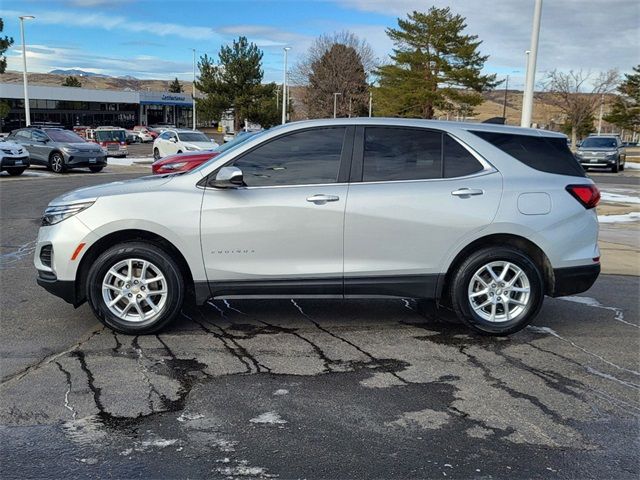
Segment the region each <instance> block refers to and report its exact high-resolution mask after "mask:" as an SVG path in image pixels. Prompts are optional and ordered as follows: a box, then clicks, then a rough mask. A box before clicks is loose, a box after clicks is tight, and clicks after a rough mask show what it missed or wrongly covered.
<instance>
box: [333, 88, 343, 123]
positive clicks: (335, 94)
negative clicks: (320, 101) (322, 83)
mask: <svg viewBox="0 0 640 480" xmlns="http://www.w3.org/2000/svg"><path fill="white" fill-rule="evenodd" d="M338 95H342V94H341V93H337V92H336V93H334V94H333V118H336V107H337V106H338Z"/></svg>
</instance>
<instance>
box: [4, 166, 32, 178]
mask: <svg viewBox="0 0 640 480" xmlns="http://www.w3.org/2000/svg"><path fill="white" fill-rule="evenodd" d="M26 169H27V167H24V168H7V172H8V173H9V175H11V176H12V177H17V176H18V175H22V173H23V172H24V171H25V170H26Z"/></svg>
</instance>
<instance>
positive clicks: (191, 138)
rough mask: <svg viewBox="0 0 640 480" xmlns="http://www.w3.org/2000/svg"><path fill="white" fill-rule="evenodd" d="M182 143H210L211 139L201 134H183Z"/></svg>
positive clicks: (181, 135)
mask: <svg viewBox="0 0 640 480" xmlns="http://www.w3.org/2000/svg"><path fill="white" fill-rule="evenodd" d="M179 136H180V141H182V142H210V141H211V139H210V138H209V137H207V136H206V135H205V134H204V133H200V132H181V133H180V135H179Z"/></svg>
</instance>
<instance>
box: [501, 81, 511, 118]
mask: <svg viewBox="0 0 640 480" xmlns="http://www.w3.org/2000/svg"><path fill="white" fill-rule="evenodd" d="M508 91H509V75H507V81H506V83H505V85H504V100H503V101H502V118H504V123H505V124H506V123H507V92H508Z"/></svg>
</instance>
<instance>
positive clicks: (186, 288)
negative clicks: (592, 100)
mask: <svg viewBox="0 0 640 480" xmlns="http://www.w3.org/2000/svg"><path fill="white" fill-rule="evenodd" d="M599 198H600V194H599V192H598V189H597V188H596V186H595V185H594V183H593V181H592V180H590V179H589V178H587V177H586V176H585V174H584V171H583V169H582V168H581V166H580V164H579V163H578V162H577V160H576V159H575V157H574V156H573V155H572V154H571V152H570V151H569V149H568V148H567V141H566V137H565V136H564V135H560V134H556V133H552V132H547V131H541V130H533V129H524V128H517V127H506V126H501V125H491V124H469V123H458V122H439V121H427V120H409V119H383V118H373V119H360V118H352V119H339V120H312V121H305V122H297V123H291V124H287V125H282V126H278V127H275V128H272V129H270V130H267V131H264V132H261V133H258V134H256V135H255V136H253V137H252V138H251V139H249V140H248V141H246V142H242V143H240V144H238V145H237V146H235V147H234V148H230V149H229V150H227V151H225V152H224V153H222V154H221V155H219V156H217V157H215V158H213V159H212V160H210V161H209V162H207V163H205V164H203V165H201V166H200V167H198V168H196V169H194V170H192V171H189V172H180V173H174V174H167V175H156V176H150V177H143V178H139V179H135V180H128V181H121V182H114V183H109V184H106V185H100V186H97V187H90V188H81V189H79V190H75V191H72V192H69V193H67V194H64V195H62V196H60V197H58V198H56V199H55V200H53V201H52V202H51V203H50V204H49V206H48V207H47V209H46V211H45V213H44V216H43V219H42V227H41V228H40V232H39V235H38V242H37V248H36V252H35V266H36V269H37V271H38V283H39V284H40V285H41V286H43V287H44V288H46V289H47V290H49V291H50V292H51V293H53V294H55V295H58V296H59V297H62V298H63V299H64V300H66V301H67V302H69V303H71V304H73V305H74V306H78V305H80V304H82V303H83V302H84V301H85V300H87V301H88V302H89V305H90V306H91V308H92V310H93V312H94V313H95V315H96V316H97V317H98V318H99V319H100V321H102V322H103V323H104V324H105V325H107V326H108V327H110V328H112V329H114V330H117V331H119V332H124V333H130V334H144V333H151V332H155V331H157V330H159V329H161V328H162V327H164V326H165V325H167V324H168V323H169V322H171V321H172V320H174V319H175V318H176V317H177V316H178V315H179V313H180V309H181V307H182V304H183V303H184V302H185V299H190V300H191V301H194V300H195V301H196V302H198V303H199V304H202V303H204V302H205V301H206V300H207V299H209V298H219V299H229V298H247V297H252V298H256V297H272V298H273V297H285V298H294V297H333V298H335V297H338V298H343V297H345V298H350V297H379V296H384V297H400V298H416V299H418V305H419V306H420V305H423V306H424V305H425V301H426V300H427V299H432V300H433V299H435V300H436V304H437V305H447V306H448V307H449V308H450V309H453V311H455V313H456V315H457V317H458V318H459V319H460V320H462V321H463V322H464V323H465V324H467V325H468V326H469V327H470V328H472V329H474V330H476V331H478V332H483V333H488V334H496V335H504V334H510V333H513V332H516V331H518V330H520V329H521V328H523V327H524V326H525V325H527V324H528V323H529V322H530V321H531V320H532V319H533V318H534V317H535V315H536V314H537V313H538V311H539V310H540V307H541V306H542V302H543V298H544V296H545V295H549V296H560V295H569V294H573V293H578V292H582V291H585V290H587V289H588V288H589V287H590V286H591V285H592V284H593V282H594V281H595V280H596V278H597V276H598V274H599V272H600V263H599V255H600V254H599V250H598V244H597V234H598V221H597V216H596V212H595V209H594V207H595V206H596V205H597V203H598V201H599ZM421 308H422V307H421Z"/></svg>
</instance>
